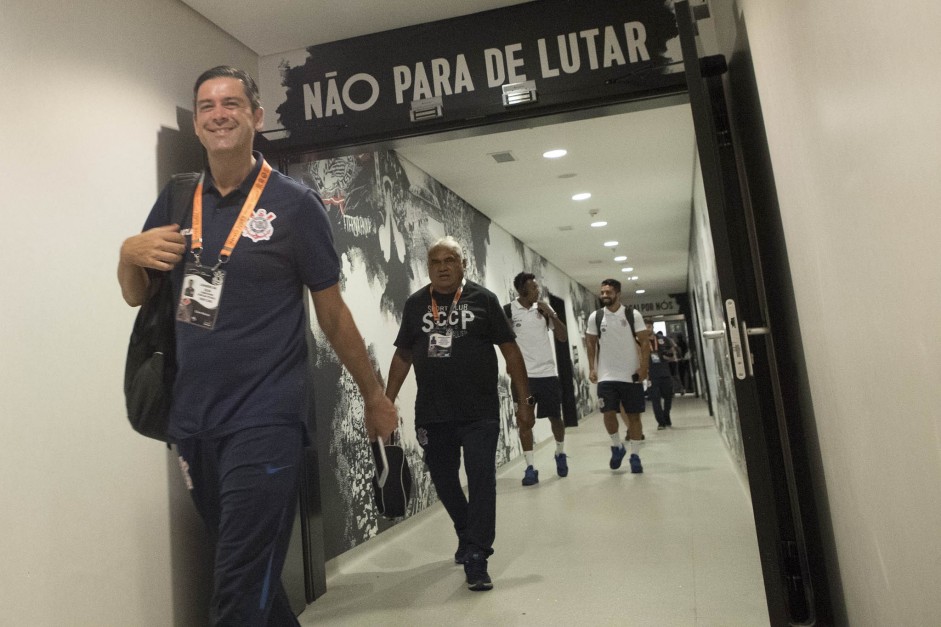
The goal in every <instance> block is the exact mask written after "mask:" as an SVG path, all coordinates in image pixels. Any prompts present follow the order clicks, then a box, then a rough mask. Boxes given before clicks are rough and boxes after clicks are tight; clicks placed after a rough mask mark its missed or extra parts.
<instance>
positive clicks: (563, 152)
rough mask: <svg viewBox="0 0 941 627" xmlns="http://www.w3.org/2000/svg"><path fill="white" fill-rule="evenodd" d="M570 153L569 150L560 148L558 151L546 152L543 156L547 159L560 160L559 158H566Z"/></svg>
mask: <svg viewBox="0 0 941 627" xmlns="http://www.w3.org/2000/svg"><path fill="white" fill-rule="evenodd" d="M568 153H569V151H568V150H565V149H563V148H559V149H558V150H549V151H547V152H544V153H542V156H543V157H545V158H546V159H558V158H559V157H564V156H565V155H567V154H568Z"/></svg>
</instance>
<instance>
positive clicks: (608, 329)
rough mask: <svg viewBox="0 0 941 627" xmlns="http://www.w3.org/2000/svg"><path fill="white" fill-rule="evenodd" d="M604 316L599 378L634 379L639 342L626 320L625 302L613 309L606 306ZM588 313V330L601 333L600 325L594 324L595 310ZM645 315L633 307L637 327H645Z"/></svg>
mask: <svg viewBox="0 0 941 627" xmlns="http://www.w3.org/2000/svg"><path fill="white" fill-rule="evenodd" d="M602 311H604V318H603V319H602V320H601V336H600V337H599V338H598V381H625V382H627V383H630V382H631V375H633V374H635V373H636V372H637V368H639V367H640V355H639V354H638V347H637V343H636V342H635V341H634V336H633V335H631V327H630V325H628V324H627V315H626V313H627V312H626V309H625V307H624V305H621V306H620V307H618V309H617V311H615V312H613V313H612V312H611V311H609V310H608V308H607V307H605V308H604V309H603V310H602ZM596 313H598V312H597V311H593V312H591V314H590V315H589V316H588V326H587V328H586V329H585V333H587V334H588V335H598V325H597V324H595V314H596ZM646 328H647V327H646V326H644V318H643V316H641V315H640V313H639V312H638V311H637V310H636V309H635V310H634V329H636V330H637V331H643V330H644V329H646Z"/></svg>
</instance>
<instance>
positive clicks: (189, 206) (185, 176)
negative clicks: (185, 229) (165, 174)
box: [169, 172, 200, 227]
mask: <svg viewBox="0 0 941 627" xmlns="http://www.w3.org/2000/svg"><path fill="white" fill-rule="evenodd" d="M199 177H200V173H199V172H183V173H182V174H174V175H173V176H172V177H171V178H170V195H169V200H170V224H179V225H180V227H182V226H183V221H184V220H186V218H187V217H188V216H189V214H190V212H191V211H192V210H193V193H194V192H195V191H196V184H197V183H198V182H199Z"/></svg>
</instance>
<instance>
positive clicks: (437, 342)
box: [428, 329, 453, 358]
mask: <svg viewBox="0 0 941 627" xmlns="http://www.w3.org/2000/svg"><path fill="white" fill-rule="evenodd" d="M452 339H453V338H452V335H451V329H448V330H447V331H445V332H444V333H438V332H435V333H432V334H431V335H429V336H428V356H429V357H435V358H442V357H450V356H451V340H452Z"/></svg>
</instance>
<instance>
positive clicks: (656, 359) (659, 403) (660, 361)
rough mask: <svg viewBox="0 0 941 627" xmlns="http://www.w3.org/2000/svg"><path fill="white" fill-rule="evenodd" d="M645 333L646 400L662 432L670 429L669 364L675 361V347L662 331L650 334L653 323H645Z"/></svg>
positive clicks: (658, 428) (671, 380)
mask: <svg viewBox="0 0 941 627" xmlns="http://www.w3.org/2000/svg"><path fill="white" fill-rule="evenodd" d="M647 331H648V332H651V335H650V338H649V339H648V342H650V366H649V368H648V378H649V380H650V386H649V387H648V388H647V398H649V399H650V404H651V405H652V406H653V415H654V417H656V419H657V430H658V431H662V430H663V429H666V428H667V427H672V426H673V422H672V421H671V420H670V409H672V407H673V377H672V376H671V375H670V362H673V361H676V346H675V345H674V344H673V340H671V339H670V338H668V337H666V336H664V335H663V331H658V332H657V334H656V335H653V334H652V331H653V323H652V322H650V321H648V322H647Z"/></svg>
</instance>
